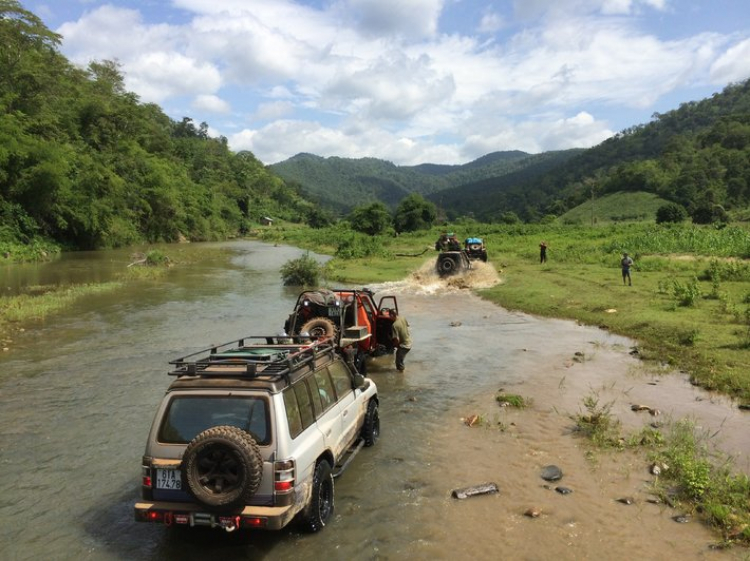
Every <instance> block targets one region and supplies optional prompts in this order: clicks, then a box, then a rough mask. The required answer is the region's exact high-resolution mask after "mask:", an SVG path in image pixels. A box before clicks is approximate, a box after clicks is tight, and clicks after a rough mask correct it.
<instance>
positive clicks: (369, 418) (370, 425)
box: [362, 399, 380, 446]
mask: <svg viewBox="0 0 750 561" xmlns="http://www.w3.org/2000/svg"><path fill="white" fill-rule="evenodd" d="M362 438H363V439H364V441H365V446H372V445H373V444H375V443H376V442H377V441H378V438H380V414H379V413H378V402H377V401H375V400H374V399H372V400H370V403H368V404H367V413H366V414H365V424H364V425H363V426H362Z"/></svg>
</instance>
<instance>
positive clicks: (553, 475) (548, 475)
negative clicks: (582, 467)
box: [541, 465, 563, 481]
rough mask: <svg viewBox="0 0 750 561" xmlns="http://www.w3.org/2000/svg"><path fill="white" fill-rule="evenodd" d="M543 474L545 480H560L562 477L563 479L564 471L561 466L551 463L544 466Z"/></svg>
mask: <svg viewBox="0 0 750 561" xmlns="http://www.w3.org/2000/svg"><path fill="white" fill-rule="evenodd" d="M541 475H542V479H544V480H545V481H559V480H560V479H562V476H563V472H562V470H561V469H560V468H559V467H557V466H555V465H549V466H544V467H543V468H542V473H541Z"/></svg>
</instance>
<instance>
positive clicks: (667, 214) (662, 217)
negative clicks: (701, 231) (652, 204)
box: [656, 203, 687, 224]
mask: <svg viewBox="0 0 750 561" xmlns="http://www.w3.org/2000/svg"><path fill="white" fill-rule="evenodd" d="M685 218H687V211H685V208H684V207H683V206H682V205H678V204H677V203H667V204H665V205H663V206H660V207H659V209H658V210H657V211H656V223H657V224H664V223H677V222H682V221H683V220H685Z"/></svg>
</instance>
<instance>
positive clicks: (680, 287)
mask: <svg viewBox="0 0 750 561" xmlns="http://www.w3.org/2000/svg"><path fill="white" fill-rule="evenodd" d="M672 294H674V297H675V298H676V299H677V303H678V304H679V305H680V306H695V301H696V300H697V299H698V297H699V296H700V295H701V290H700V287H699V286H698V279H696V278H694V279H693V280H692V281H690V282H687V283H685V284H682V283H681V282H679V281H673V282H672Z"/></svg>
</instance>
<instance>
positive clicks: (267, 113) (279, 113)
mask: <svg viewBox="0 0 750 561" xmlns="http://www.w3.org/2000/svg"><path fill="white" fill-rule="evenodd" d="M293 112H294V104H293V103H292V102H290V101H273V102H270V103H261V104H260V105H259V106H258V110H257V111H256V112H255V114H254V115H253V118H255V119H259V120H263V121H267V120H271V119H280V118H282V117H286V116H288V115H290V114H291V113H293Z"/></svg>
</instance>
